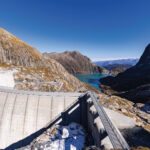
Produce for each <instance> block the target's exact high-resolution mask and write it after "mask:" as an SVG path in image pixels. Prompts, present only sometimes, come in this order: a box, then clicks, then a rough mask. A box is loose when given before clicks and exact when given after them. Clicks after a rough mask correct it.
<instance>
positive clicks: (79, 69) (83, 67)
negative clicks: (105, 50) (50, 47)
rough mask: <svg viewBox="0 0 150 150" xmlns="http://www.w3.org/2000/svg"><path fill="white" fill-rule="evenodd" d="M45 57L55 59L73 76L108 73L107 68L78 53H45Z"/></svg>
mask: <svg viewBox="0 0 150 150" xmlns="http://www.w3.org/2000/svg"><path fill="white" fill-rule="evenodd" d="M43 55H44V56H46V57H48V58H52V59H55V60H56V61H58V62H59V63H60V64H62V65H63V66H64V68H65V69H66V70H67V71H68V72H69V73H71V74H88V73H104V74H106V73H108V72H109V71H107V70H106V69H105V68H103V67H100V66H97V65H95V64H94V63H92V62H91V60H90V59H89V58H88V57H86V56H83V55H82V54H80V53H79V52H78V51H73V52H70V51H66V52H64V53H44V54H43Z"/></svg>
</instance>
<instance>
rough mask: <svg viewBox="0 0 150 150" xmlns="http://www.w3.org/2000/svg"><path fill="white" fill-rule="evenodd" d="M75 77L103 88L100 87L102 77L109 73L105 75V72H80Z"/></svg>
mask: <svg viewBox="0 0 150 150" xmlns="http://www.w3.org/2000/svg"><path fill="white" fill-rule="evenodd" d="M74 76H75V77H77V78H78V79H79V80H80V81H82V82H85V83H87V84H89V85H91V86H93V87H95V88H97V89H98V90H101V89H100V87H99V84H100V81H99V79H100V78H103V77H106V76H108V75H104V74H79V75H74Z"/></svg>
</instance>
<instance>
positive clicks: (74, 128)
mask: <svg viewBox="0 0 150 150" xmlns="http://www.w3.org/2000/svg"><path fill="white" fill-rule="evenodd" d="M85 145H86V132H85V130H84V128H83V127H82V126H81V125H79V124H77V123H71V124H69V125H68V126H60V125H55V126H54V127H53V128H51V129H48V130H47V131H45V132H44V133H43V134H42V135H41V136H39V137H38V138H36V139H35V140H34V141H33V142H31V144H30V145H28V146H26V147H23V148H21V149H18V150H82V149H83V148H84V147H85Z"/></svg>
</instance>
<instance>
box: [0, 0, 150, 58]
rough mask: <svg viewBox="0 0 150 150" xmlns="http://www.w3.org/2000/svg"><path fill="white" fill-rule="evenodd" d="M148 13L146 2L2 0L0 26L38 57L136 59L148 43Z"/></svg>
mask: <svg viewBox="0 0 150 150" xmlns="http://www.w3.org/2000/svg"><path fill="white" fill-rule="evenodd" d="M149 8H150V0H1V2H0V27H2V28H4V29H6V30H8V31H9V32H11V33H12V34H14V35H15V36H17V37H19V38H20V39H22V40H23V41H25V42H27V43H28V44H31V45H32V46H34V47H36V48H37V49H38V50H40V51H41V52H45V51H47V52H54V51H55V52H63V51H66V50H78V51H80V52H81V53H82V54H84V55H87V56H88V57H90V58H91V59H95V58H98V59H109V58H120V57H121V58H128V57H140V55H141V54H142V52H143V50H144V48H145V47H146V45H147V44H148V43H150V11H149Z"/></svg>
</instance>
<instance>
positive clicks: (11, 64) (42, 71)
mask: <svg viewBox="0 0 150 150" xmlns="http://www.w3.org/2000/svg"><path fill="white" fill-rule="evenodd" d="M0 67H1V68H2V69H6V68H7V69H12V68H13V69H14V68H15V69H17V70H18V71H19V73H18V75H16V76H15V79H16V81H17V85H16V86H15V87H16V88H19V89H32V90H41V89H43V90H44V91H49V90H52V91H83V90H86V89H87V88H85V87H86V86H87V85H85V84H84V83H82V82H80V81H79V80H78V79H77V78H75V77H74V76H72V75H70V74H69V73H68V72H67V71H66V70H65V68H64V67H63V66H62V65H61V64H59V63H58V62H57V61H55V60H53V59H50V58H48V57H44V56H43V55H42V54H41V53H40V52H39V51H38V50H36V49H35V48H34V47H32V46H30V45H28V44H26V43H25V42H23V41H21V40H20V39H18V38H17V37H15V36H13V35H12V34H10V33H9V32H7V31H6V30H4V29H2V28H0ZM31 81H32V82H31ZM32 83H33V84H32ZM39 85H40V86H39ZM43 86H44V88H41V87H43ZM87 87H89V86H87Z"/></svg>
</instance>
